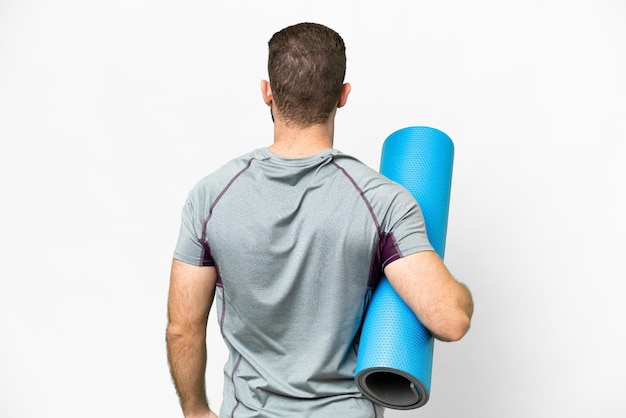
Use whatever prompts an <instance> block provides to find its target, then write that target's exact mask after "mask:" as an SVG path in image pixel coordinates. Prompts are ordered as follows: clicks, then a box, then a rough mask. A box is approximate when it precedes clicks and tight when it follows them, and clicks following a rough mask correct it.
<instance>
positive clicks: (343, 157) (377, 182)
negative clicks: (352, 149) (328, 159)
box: [333, 151, 406, 194]
mask: <svg viewBox="0 0 626 418" xmlns="http://www.w3.org/2000/svg"><path fill="white" fill-rule="evenodd" d="M333 162H334V163H335V164H336V165H337V166H338V167H339V168H340V169H342V170H343V171H344V173H345V174H346V176H348V177H350V178H351V179H352V180H353V181H354V183H355V184H356V185H357V186H358V187H359V188H360V189H362V190H363V192H365V193H378V192H381V193H386V194H388V193H390V192H393V193H401V194H403V193H405V192H406V190H405V188H404V187H403V186H402V185H400V184H399V183H397V182H395V181H392V180H390V179H389V178H387V177H385V176H384V175H383V174H381V173H380V172H378V171H376V170H374V169H373V168H372V167H370V166H368V165H367V164H365V163H363V162H362V161H361V160H359V159H358V158H356V157H354V156H352V155H348V154H344V153H342V152H340V151H337V152H336V153H334V154H333Z"/></svg>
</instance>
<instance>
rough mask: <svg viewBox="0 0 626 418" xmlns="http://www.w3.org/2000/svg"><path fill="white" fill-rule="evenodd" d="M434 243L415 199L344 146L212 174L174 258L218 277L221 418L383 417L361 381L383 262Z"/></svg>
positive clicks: (265, 153) (261, 154)
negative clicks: (359, 357) (362, 345)
mask: <svg viewBox="0 0 626 418" xmlns="http://www.w3.org/2000/svg"><path fill="white" fill-rule="evenodd" d="M427 250H432V247H431V245H430V243H429V241H428V237H427V235H426V229H425V225H424V219H423V216H422V213H421V211H420V208H419V206H418V204H417V202H416V201H415V199H414V198H413V196H412V195H411V194H410V193H409V192H408V191H407V190H406V189H405V188H403V187H402V186H400V185H399V184H397V183H395V182H392V181H390V180H388V179H387V178H385V177H384V176H382V175H381V174H379V173H378V172H376V171H375V170H373V169H371V168H369V167H367V166H366V165H364V164H363V163H361V162H360V161H358V160H357V159H355V158H353V157H351V156H348V155H346V154H343V153H341V152H339V151H337V150H335V149H328V150H325V151H323V152H321V153H319V154H316V155H314V156H311V157H307V158H300V159H285V158H281V157H279V156H277V155H275V154H273V153H272V152H270V151H269V150H268V149H267V148H261V149H257V150H254V151H252V152H251V153H248V154H246V155H243V156H241V157H239V158H236V159H234V160H232V161H230V162H229V163H227V164H226V165H224V166H223V167H222V168H220V169H219V170H217V171H215V172H214V173H212V174H210V175H209V176H207V177H205V178H204V179H202V180H201V181H200V182H199V183H198V184H197V185H196V186H195V187H194V188H193V189H192V190H191V192H190V193H189V197H188V199H187V202H186V204H185V207H184V209H183V215H182V224H181V230H180V236H179V239H178V243H177V245H176V249H175V252H174V258H176V259H178V260H181V261H183V262H186V263H190V264H194V265H198V266H215V268H216V269H217V272H218V283H217V290H216V300H215V304H216V306H215V308H216V309H217V318H218V321H219V325H220V328H221V331H222V336H223V338H224V341H225V343H226V346H227V348H228V351H229V358H228V361H227V363H226V365H225V367H224V373H225V375H224V397H223V403H222V407H221V410H220V417H289V418H293V417H311V418H315V417H319V418H328V417H333V416H338V417H341V418H365V417H381V416H382V412H383V411H382V408H381V407H380V406H376V405H374V404H372V403H371V402H370V401H369V400H367V399H365V398H364V397H363V395H362V394H361V393H360V392H359V390H358V389H357V387H356V384H355V381H354V371H355V364H356V347H357V344H358V337H359V331H360V327H361V324H362V321H363V315H364V313H365V310H366V308H367V303H368V301H369V298H370V297H371V292H372V290H373V289H374V288H375V287H376V284H377V283H378V281H379V280H380V278H381V276H382V269H383V267H384V266H385V265H386V264H388V263H389V262H391V261H394V260H396V259H398V258H400V257H403V256H406V255H408V254H411V253H415V252H418V251H427Z"/></svg>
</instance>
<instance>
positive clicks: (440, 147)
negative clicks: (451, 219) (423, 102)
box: [355, 126, 454, 409]
mask: <svg viewBox="0 0 626 418" xmlns="http://www.w3.org/2000/svg"><path fill="white" fill-rule="evenodd" d="M453 159H454V144H453V143H452V140H451V139H450V137H448V136H447V135H446V134H445V133H443V132H441V131H439V130H437V129H434V128H429V127H424V126H415V127H408V128H404V129H400V130H398V131H396V132H394V133H392V134H391V135H390V136H389V137H387V139H386V140H385V142H384V143H383V150H382V155H381V165H380V172H381V173H382V174H384V175H385V176H386V177H388V178H389V179H391V180H394V181H396V182H398V183H400V184H401V185H403V186H404V187H405V188H406V189H408V190H409V191H410V192H411V193H412V194H413V196H414V197H415V199H416V200H417V202H418V203H419V205H420V207H421V209H422V212H423V214H424V220H425V222H426V231H427V233H428V238H429V240H430V242H431V244H432V246H433V248H434V249H435V251H436V252H437V253H438V254H439V256H440V257H441V258H443V256H444V250H445V244H446V232H447V228H448V208H449V205H450V189H451V185H452V163H453ZM433 349H434V339H433V337H432V335H431V333H430V332H429V331H428V329H426V327H424V326H423V325H422V324H421V323H420V321H419V319H418V318H417V317H416V316H415V314H414V313H413V312H412V311H411V309H410V308H409V307H408V306H407V305H406V304H405V303H404V301H403V300H402V299H401V298H400V296H398V294H397V293H396V292H395V290H394V289H393V288H392V287H391V285H390V284H389V281H388V280H387V279H386V278H385V277H383V278H382V279H381V282H380V283H379V285H378V286H377V288H376V289H375V291H374V294H373V295H372V299H371V301H370V305H369V307H368V309H367V312H366V316H365V320H364V323H363V329H362V331H361V339H360V343H359V351H358V355H357V364H356V371H355V375H356V384H357V386H358V388H359V390H360V391H361V392H362V393H363V394H364V395H365V396H366V397H367V398H369V399H370V400H372V401H373V402H375V403H377V404H380V405H382V406H384V407H387V408H392V409H415V408H419V407H421V406H423V405H424V404H426V402H428V398H429V396H430V380H431V374H432V362H433Z"/></svg>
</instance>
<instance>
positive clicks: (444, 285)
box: [385, 251, 474, 341]
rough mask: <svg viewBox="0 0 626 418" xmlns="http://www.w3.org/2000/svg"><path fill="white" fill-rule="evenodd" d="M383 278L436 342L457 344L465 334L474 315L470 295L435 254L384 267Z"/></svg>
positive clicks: (394, 262)
mask: <svg viewBox="0 0 626 418" xmlns="http://www.w3.org/2000/svg"><path fill="white" fill-rule="evenodd" d="M385 276H386V277H387V279H388V280H389V283H390V284H391V286H392V287H393V288H394V289H395V291H396V292H397V293H398V295H399V296H400V297H401V298H402V299H403V300H404V301H405V303H406V304H407V305H408V306H409V307H410V308H411V310H413V312H414V313H415V314H416V315H417V317H418V318H419V320H420V322H421V323H422V324H423V325H424V326H425V327H426V328H428V330H429V331H430V332H431V333H432V334H433V336H434V337H435V338H437V339H438V340H441V341H457V340H460V339H461V338H463V336H464V335H465V334H466V333H467V331H468V330H469V328H470V322H471V318H472V314H473V312H474V302H473V299H472V295H471V293H470V291H469V289H468V288H467V287H466V286H465V285H464V284H462V283H460V282H458V281H457V280H456V279H454V277H452V275H451V274H450V272H449V271H448V269H447V268H446V266H445V265H444V263H443V260H441V258H440V257H439V255H438V254H437V253H436V252H434V251H422V252H418V253H414V254H410V255H408V256H406V257H402V258H399V259H397V260H395V261H393V262H391V263H389V264H388V265H387V266H386V267H385Z"/></svg>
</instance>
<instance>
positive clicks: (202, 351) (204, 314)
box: [166, 259, 217, 418]
mask: <svg viewBox="0 0 626 418" xmlns="http://www.w3.org/2000/svg"><path fill="white" fill-rule="evenodd" d="M216 282H217V272H216V270H215V268H214V267H199V266H194V265H191V264H187V263H184V262H182V261H179V260H176V259H174V260H173V261H172V271H171V276H170V288H169V295H168V304H167V312H168V325H167V332H166V342H167V358H168V362H169V365H170V372H171V374H172V378H173V379H174V385H175V386H176V391H177V393H178V396H179V398H180V403H181V407H182V409H183V414H184V415H185V417H186V418H192V417H207V418H211V417H216V415H215V414H214V413H213V412H212V411H211V410H210V409H209V404H208V400H207V397H206V388H205V377H204V376H205V373H206V361H207V348H206V327H207V320H208V316H209V311H210V310H211V305H212V304H213V298H214V296H215V284H216Z"/></svg>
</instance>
